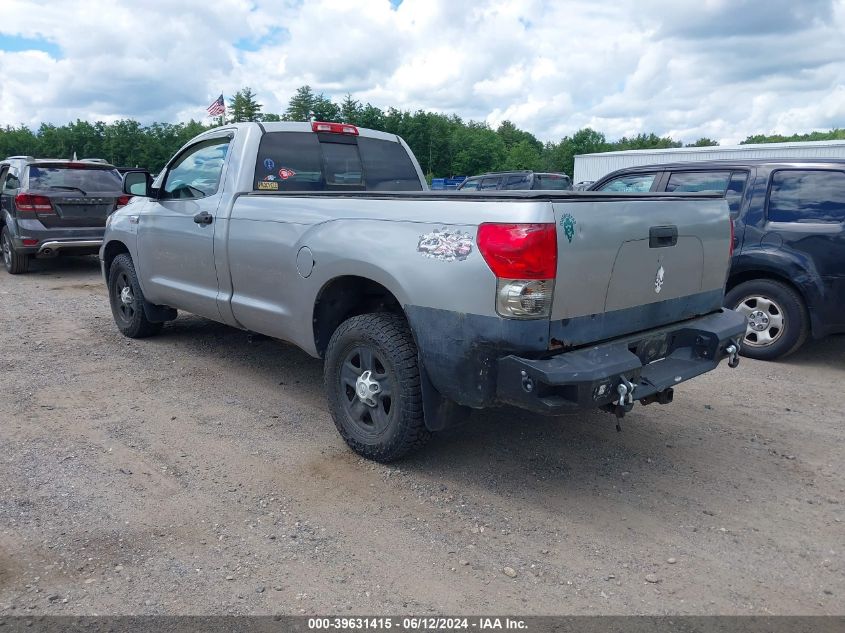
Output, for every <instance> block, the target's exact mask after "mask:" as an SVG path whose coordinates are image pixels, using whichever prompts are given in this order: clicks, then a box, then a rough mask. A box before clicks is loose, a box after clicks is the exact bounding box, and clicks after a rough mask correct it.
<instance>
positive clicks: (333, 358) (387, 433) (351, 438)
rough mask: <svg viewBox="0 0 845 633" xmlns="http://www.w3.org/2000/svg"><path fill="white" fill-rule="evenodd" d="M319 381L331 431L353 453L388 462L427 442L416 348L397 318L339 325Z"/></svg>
mask: <svg viewBox="0 0 845 633" xmlns="http://www.w3.org/2000/svg"><path fill="white" fill-rule="evenodd" d="M324 376H325V383H326V391H327V395H328V399H329V406H330V408H331V412H332V417H333V418H334V422H335V426H337V429H338V431H339V432H340V434H341V436H342V437H343V439H344V440H345V441H346V443H347V444H348V445H349V446H350V448H352V450H354V451H355V452H356V453H358V454H360V455H362V456H363V457H366V458H367V459H372V460H375V461H379V462H390V461H394V460H396V459H399V458H400V457H403V456H404V455H407V454H408V453H409V452H411V451H413V450H416V449H418V448H420V447H421V446H422V445H423V444H425V442H426V441H427V440H428V439H429V437H430V435H431V434H430V432H429V431H428V429H427V428H426V426H425V422H424V419H423V409H422V395H421V391H420V372H419V366H418V364H417V347H416V345H415V344H414V339H413V337H412V336H411V332H410V330H409V329H408V324H407V323H406V322H405V319H403V318H402V317H401V316H399V315H396V314H389V313H374V314H364V315H361V316H356V317H352V318H351V319H348V320H347V321H344V322H343V323H341V325H340V326H339V327H338V328H337V330H336V331H335V333H334V334H333V335H332V338H331V341H329V346H328V349H327V350H326V362H325V369H324Z"/></svg>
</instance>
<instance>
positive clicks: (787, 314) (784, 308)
mask: <svg viewBox="0 0 845 633" xmlns="http://www.w3.org/2000/svg"><path fill="white" fill-rule="evenodd" d="M725 306H727V307H728V308H731V309H732V310H736V311H737V312H741V313H743V314H745V315H746V316H747V317H749V322H748V326H747V329H746V333H745V335H744V337H743V340H742V342H741V345H740V353H741V354H742V355H743V356H747V357H748V358H756V359H757V360H775V359H776V358H783V357H785V356H788V355H789V354H792V353H793V352H794V351H795V350H797V349H798V348H799V347H801V345H803V344H804V341H806V340H807V336H808V335H809V333H810V318H809V315H808V314H807V307H806V305H805V304H804V299H803V298H802V297H801V295H799V294H798V292H796V291H795V289H794V288H792V287H790V286H788V285H786V284H785V283H782V282H780V281H775V280H773V279H752V280H751V281H744V282H743V283H741V284H738V285H737V286H735V287H734V288H732V289H731V290H730V291H729V292H728V293H727V294H726V295H725ZM754 318H756V319H757V320H756V322H754V321H753V319H754ZM773 323H782V327H781V328H780V329H779V330H778V331H777V332H776V333H775V334H774V335H773V334H772V332H774V331H775V330H774V326H773V325H771V324H773ZM755 325H756V327H757V328H763V329H761V330H760V331H759V332H758V331H757V330H756V329H755ZM767 328H768V329H767ZM764 335H765V336H766V337H767V338H769V339H771V342H769V343H758V342H757V340H759V337H762V336H764Z"/></svg>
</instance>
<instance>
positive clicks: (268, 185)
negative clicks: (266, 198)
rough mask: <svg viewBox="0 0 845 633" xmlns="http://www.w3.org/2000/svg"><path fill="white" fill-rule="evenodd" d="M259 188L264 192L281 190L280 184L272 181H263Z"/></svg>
mask: <svg viewBox="0 0 845 633" xmlns="http://www.w3.org/2000/svg"><path fill="white" fill-rule="evenodd" d="M258 188H259V189H262V190H264V191H276V190H278V189H279V183H277V182H275V181H272V180H261V181H260V182H259V183H258Z"/></svg>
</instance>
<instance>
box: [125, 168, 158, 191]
mask: <svg viewBox="0 0 845 633" xmlns="http://www.w3.org/2000/svg"><path fill="white" fill-rule="evenodd" d="M152 189H153V177H152V176H151V175H150V172H148V171H147V170H146V169H139V170H138V171H127V172H126V173H125V174H123V193H125V194H127V195H130V196H143V197H145V198H149V197H150V196H151V195H152Z"/></svg>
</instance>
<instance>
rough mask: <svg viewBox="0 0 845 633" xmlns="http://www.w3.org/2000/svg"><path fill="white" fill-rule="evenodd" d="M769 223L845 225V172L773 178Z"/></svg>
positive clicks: (786, 172)
mask: <svg viewBox="0 0 845 633" xmlns="http://www.w3.org/2000/svg"><path fill="white" fill-rule="evenodd" d="M767 215H768V219H769V222H798V223H821V224H834V223H839V222H845V172H842V171H834V170H822V169H815V170H809V169H808V170H798V169H789V170H779V171H776V172H774V173H773V174H772V180H771V184H770V187H769V201H768V208H767Z"/></svg>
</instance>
